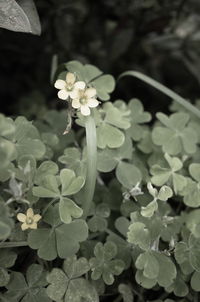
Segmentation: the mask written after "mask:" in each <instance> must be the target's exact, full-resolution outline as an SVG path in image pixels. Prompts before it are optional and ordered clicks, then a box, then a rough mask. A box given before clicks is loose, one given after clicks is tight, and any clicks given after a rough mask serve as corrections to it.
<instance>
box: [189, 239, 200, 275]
mask: <svg viewBox="0 0 200 302" xmlns="http://www.w3.org/2000/svg"><path fill="white" fill-rule="evenodd" d="M188 245H189V260H190V264H191V265H192V267H193V268H194V269H195V270H196V271H197V272H200V238H195V237H194V235H192V234H191V235H190V237H189V241H188Z"/></svg>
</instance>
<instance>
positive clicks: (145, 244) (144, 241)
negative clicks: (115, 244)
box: [127, 222, 150, 250]
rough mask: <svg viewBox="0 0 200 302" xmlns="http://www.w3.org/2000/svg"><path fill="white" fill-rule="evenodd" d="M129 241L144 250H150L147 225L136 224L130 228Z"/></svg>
mask: <svg viewBox="0 0 200 302" xmlns="http://www.w3.org/2000/svg"><path fill="white" fill-rule="evenodd" d="M127 238H128V239H127V240H128V242H130V243H133V244H136V245H139V247H140V248H141V249H142V250H148V249H149V246H150V234H149V230H148V229H147V228H146V226H145V224H143V223H141V222H134V223H132V224H131V225H130V226H129V231H128V233H127Z"/></svg>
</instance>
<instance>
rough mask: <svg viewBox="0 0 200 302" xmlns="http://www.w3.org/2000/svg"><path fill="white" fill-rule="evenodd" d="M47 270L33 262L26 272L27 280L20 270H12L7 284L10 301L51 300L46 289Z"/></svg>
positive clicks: (47, 301)
mask: <svg viewBox="0 0 200 302" xmlns="http://www.w3.org/2000/svg"><path fill="white" fill-rule="evenodd" d="M46 284H47V282H46V272H44V270H43V267H42V266H41V265H39V264H32V265H31V266H29V268H28V270H27V272H26V280H25V278H24V276H23V275H22V274H21V273H19V272H12V273H11V276H10V282H9V283H8V284H7V285H6V288H7V290H8V291H7V292H6V293H5V298H7V299H10V300H9V301H24V302H39V301H44V302H50V299H49V298H48V296H47V294H46V290H45V286H46Z"/></svg>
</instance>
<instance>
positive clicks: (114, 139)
mask: <svg viewBox="0 0 200 302" xmlns="http://www.w3.org/2000/svg"><path fill="white" fill-rule="evenodd" d="M124 140H125V136H124V134H123V132H122V131H121V130H119V129H117V128H115V127H113V126H111V125H108V124H106V123H102V124H101V125H99V127H98V128H97V146H98V147H99V148H101V149H104V148H106V147H109V148H119V147H120V146H122V145H123V143H124Z"/></svg>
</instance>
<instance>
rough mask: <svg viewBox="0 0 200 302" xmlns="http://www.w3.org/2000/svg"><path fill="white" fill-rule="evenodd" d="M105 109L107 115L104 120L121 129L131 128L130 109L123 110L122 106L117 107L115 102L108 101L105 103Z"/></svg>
mask: <svg viewBox="0 0 200 302" xmlns="http://www.w3.org/2000/svg"><path fill="white" fill-rule="evenodd" d="M103 111H104V112H105V115H106V116H105V118H104V122H106V123H108V124H110V125H112V126H115V127H117V128H120V129H128V128H130V126H131V124H130V117H129V115H130V110H127V109H125V110H121V109H120V108H117V107H116V105H115V103H114V104H112V103H110V102H108V103H105V104H104V106H103Z"/></svg>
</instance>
